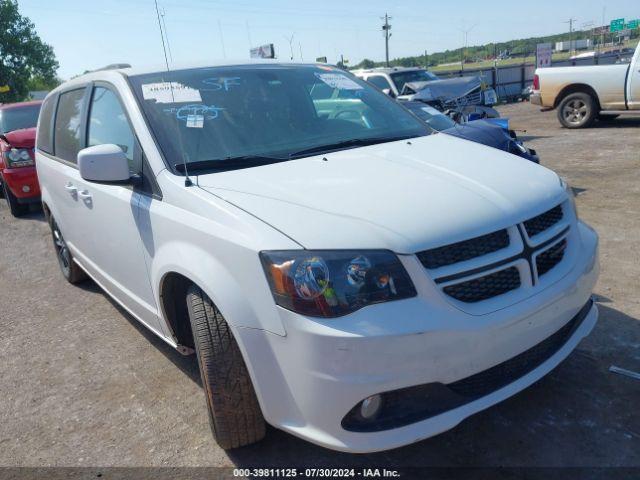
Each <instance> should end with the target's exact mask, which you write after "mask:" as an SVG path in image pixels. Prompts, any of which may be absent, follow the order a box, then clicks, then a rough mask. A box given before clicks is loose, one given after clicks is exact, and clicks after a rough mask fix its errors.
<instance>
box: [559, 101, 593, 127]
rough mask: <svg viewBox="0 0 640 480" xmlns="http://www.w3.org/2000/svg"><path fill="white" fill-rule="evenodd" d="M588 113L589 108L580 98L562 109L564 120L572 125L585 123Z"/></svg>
mask: <svg viewBox="0 0 640 480" xmlns="http://www.w3.org/2000/svg"><path fill="white" fill-rule="evenodd" d="M588 113H589V107H588V106H587V104H586V103H585V102H584V101H583V100H580V99H578V98H576V99H573V100H571V101H569V102H567V103H566V104H565V105H564V107H563V109H562V115H563V116H564V119H565V120H566V121H567V122H568V123H570V124H572V125H580V124H582V123H584V121H585V118H586V117H587V114H588Z"/></svg>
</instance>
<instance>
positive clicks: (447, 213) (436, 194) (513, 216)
mask: <svg viewBox="0 0 640 480" xmlns="http://www.w3.org/2000/svg"><path fill="white" fill-rule="evenodd" d="M196 181H197V185H198V186H199V187H200V188H203V189H204V190H206V191H208V192H210V193H212V194H214V195H216V196H218V197H220V198H222V199H224V200H226V201H228V202H230V203H231V204H233V205H236V206H237V207H239V208H241V209H243V210H245V211H247V212H249V213H251V214H253V215H254V216H256V217H257V218H260V219H261V220H263V221H264V222H266V223H268V224H270V225H271V226H273V227H274V228H276V229H278V230H280V231H281V232H283V233H284V234H286V235H287V236H289V237H291V238H292V239H294V240H296V241H297V242H298V243H299V244H300V245H302V246H303V247H305V248H309V249H340V248H363V249H364V248H383V249H389V250H392V251H395V252H397V253H415V252H417V251H420V250H424V249H427V248H432V247H436V246H440V245H444V244H449V243H452V242H456V241H460V240H464V239H468V238H472V237H475V236H478V235H483V234H486V233H489V232H493V231H495V230H498V229H501V228H504V227H507V226H510V225H513V224H515V223H518V222H521V221H523V220H524V219H528V218H531V217H533V216H535V215H538V214H540V213H541V212H544V211H546V210H548V209H549V208H551V207H553V206H555V205H556V204H558V203H559V202H560V201H562V200H563V199H564V198H565V197H566V193H565V192H564V189H563V188H562V187H561V186H560V181H559V179H558V176H557V175H556V174H555V173H553V172H552V171H551V170H548V169H546V168H544V167H541V166H539V165H535V164H533V163H531V162H522V161H519V160H517V161H514V157H513V156H512V155H510V154H507V153H504V152H500V151H499V150H496V149H494V148H489V147H485V146H483V145H479V144H476V143H472V142H467V141H464V140H460V139H457V138H454V137H451V136H449V135H443V134H434V135H430V136H428V137H420V138H416V139H412V140H411V142H407V141H398V142H392V143H385V144H379V145H372V146H369V147H364V148H355V149H350V150H343V151H340V152H335V153H330V154H325V155H319V156H314V157H309V158H303V159H298V160H292V161H286V162H281V163H276V164H271V165H265V166H260V167H255V168H248V169H243V170H235V171H230V172H220V173H212V174H207V175H200V176H198V177H197V178H196Z"/></svg>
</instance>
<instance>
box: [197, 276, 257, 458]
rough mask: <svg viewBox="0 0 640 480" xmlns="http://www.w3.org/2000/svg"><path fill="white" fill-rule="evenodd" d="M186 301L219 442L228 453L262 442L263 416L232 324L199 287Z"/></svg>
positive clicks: (210, 411)
mask: <svg viewBox="0 0 640 480" xmlns="http://www.w3.org/2000/svg"><path fill="white" fill-rule="evenodd" d="M186 300H187V308H188V311H189V320H190V321H191V331H192V332H193V340H194V344H195V347H196V354H197V356H198V365H199V366H200V374H201V376H202V385H203V387H204V393H205V397H206V400H207V407H208V410H209V423H210V425H211V430H212V431H213V436H214V438H215V440H216V442H217V443H218V445H220V447H221V448H223V449H225V450H229V449H231V448H237V447H242V446H244V445H249V444H251V443H255V442H258V441H260V440H262V438H264V436H265V433H266V425H265V421H264V417H263V416H262V411H261V410H260V405H259V404H258V398H257V396H256V393H255V390H254V388H253V384H252V383H251V378H250V377H249V371H248V370H247V367H246V365H245V363H244V359H243V358H242V353H241V352H240V348H239V347H238V344H237V343H236V340H235V338H234V337H233V333H232V332H231V329H230V328H229V325H228V324H227V322H226V321H225V319H224V317H223V316H222V314H221V313H220V311H219V310H218V309H217V307H216V306H215V305H214V304H213V302H212V301H211V299H210V298H209V297H208V296H207V295H206V294H205V293H204V292H203V291H202V290H201V289H200V288H198V287H196V286H192V287H190V288H189V290H188V291H187V299H186Z"/></svg>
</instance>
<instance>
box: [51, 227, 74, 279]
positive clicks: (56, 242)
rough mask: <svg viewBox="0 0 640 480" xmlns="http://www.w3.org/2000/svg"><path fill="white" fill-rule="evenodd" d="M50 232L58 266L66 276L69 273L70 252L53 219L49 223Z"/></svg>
mask: <svg viewBox="0 0 640 480" xmlns="http://www.w3.org/2000/svg"><path fill="white" fill-rule="evenodd" d="M51 233H52V235H53V246H54V247H55V249H56V256H57V257H58V262H59V263H60V268H61V269H62V273H63V274H64V276H65V277H68V276H69V275H70V274H71V253H70V252H69V248H68V247H67V244H66V242H65V241H64V237H63V236H62V233H60V229H59V228H58V224H57V223H56V221H55V220H52V223H51Z"/></svg>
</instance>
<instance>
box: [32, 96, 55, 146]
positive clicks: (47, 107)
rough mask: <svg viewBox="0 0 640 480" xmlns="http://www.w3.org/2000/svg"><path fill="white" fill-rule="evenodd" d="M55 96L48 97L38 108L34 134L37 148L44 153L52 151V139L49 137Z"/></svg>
mask: <svg viewBox="0 0 640 480" xmlns="http://www.w3.org/2000/svg"><path fill="white" fill-rule="evenodd" d="M55 98H56V97H49V98H47V99H46V100H45V101H44V103H43V104H42V109H41V110H40V120H39V123H38V132H37V134H36V137H37V141H38V144H37V146H38V150H42V151H43V152H46V153H53V139H52V138H51V124H52V122H53V111H54V107H55V104H56V103H55Z"/></svg>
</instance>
